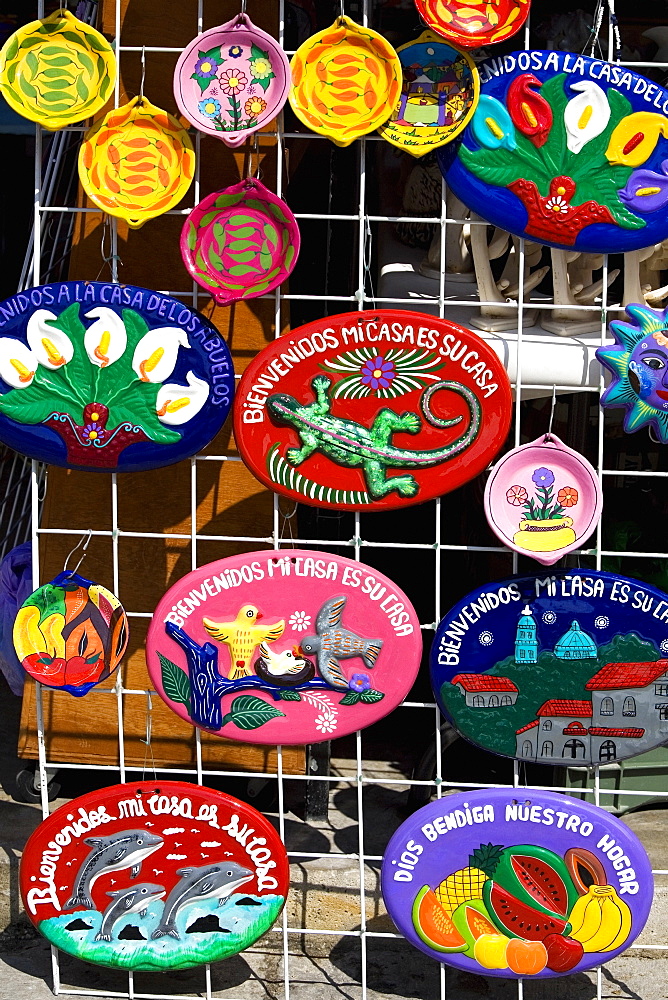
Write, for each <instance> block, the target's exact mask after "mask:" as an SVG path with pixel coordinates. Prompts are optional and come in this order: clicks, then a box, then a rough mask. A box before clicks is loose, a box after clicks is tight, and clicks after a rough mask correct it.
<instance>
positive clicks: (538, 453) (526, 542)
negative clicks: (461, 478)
mask: <svg viewBox="0 0 668 1000" xmlns="http://www.w3.org/2000/svg"><path fill="white" fill-rule="evenodd" d="M602 507H603V495H602V493H601V484H600V482H599V479H598V476H597V475H596V470H595V469H594V468H593V466H592V465H590V463H589V462H588V461H587V459H586V458H584V457H583V456H582V455H580V454H579V453H578V452H577V451H573V449H572V448H569V447H568V445H565V444H564V443H563V441H561V440H560V439H559V438H558V437H557V436H556V434H544V435H542V436H541V437H539V438H536V440H535V441H530V442H529V444H523V445H521V446H520V447H519V448H515V449H514V450H513V451H511V452H509V453H508V454H507V455H506V456H505V457H504V458H502V459H501V461H500V462H498V463H497V464H496V465H495V466H494V468H493V469H492V472H491V474H490V477H489V479H488V480H487V485H486V487H485V516H486V518H487V522H488V524H489V526H490V528H491V529H492V531H493V532H494V534H495V535H496V536H497V537H498V538H500V539H501V541H502V542H503V544H504V545H507V546H508V548H510V549H514V550H515V552H519V553H520V554H521V555H528V556H531V558H532V559H535V560H536V561H537V562H540V563H543V565H545V566H551V565H552V563H555V562H557V560H559V559H561V557H562V556H565V555H566V553H567V552H573V551H574V550H575V549H578V548H580V546H581V545H582V544H583V543H584V542H585V541H586V540H587V538H589V536H590V535H591V533H592V532H593V531H594V529H595V528H596V525H597V524H598V522H599V520H600V517H601V510H602Z"/></svg>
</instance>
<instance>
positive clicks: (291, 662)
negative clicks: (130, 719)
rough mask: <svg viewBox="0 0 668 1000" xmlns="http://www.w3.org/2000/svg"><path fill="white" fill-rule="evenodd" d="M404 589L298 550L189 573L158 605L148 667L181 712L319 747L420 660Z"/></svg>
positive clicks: (385, 697) (242, 736)
mask: <svg viewBox="0 0 668 1000" xmlns="http://www.w3.org/2000/svg"><path fill="white" fill-rule="evenodd" d="M421 652H422V635H421V632H420V623H419V620H418V617H417V615H416V613H415V610H414V608H413V606H412V604H411V602H410V600H409V599H408V597H406V595H405V594H404V593H403V592H402V591H401V590H400V589H399V588H398V587H397V586H396V585H395V584H394V583H392V581H391V580H390V579H388V577H386V576H383V574H382V573H379V572H378V571H377V570H376V569H373V568H372V567H370V566H366V565H364V563H359V562H355V561H354V560H352V559H346V558H344V557H342V556H335V555H331V554H330V553H328V552H315V551H308V550H303V549H281V550H278V551H268V552H246V553H243V554H242V555H237V556H231V557H230V558H228V559H221V560H219V561H218V562H214V563H209V564H208V565H206V566H202V567H201V568H200V569H197V570H195V571H194V572H192V573H189V574H188V575H187V576H185V577H183V579H181V580H179V582H178V583H177V584H175V585H174V586H173V587H172V588H171V590H169V591H168V592H167V593H166V594H165V596H164V597H163V599H162V601H161V602H160V604H159V605H158V607H157V608H156V611H155V614H154V615H153V621H152V623H151V626H150V629H149V633H148V637H147V641H146V658H147V663H148V670H149V674H150V675H151V680H152V681H153V683H154V685H155V687H156V689H157V691H158V694H159V695H160V696H161V697H162V698H163V700H164V701H165V702H166V703H167V704H168V705H169V707H170V708H171V709H172V710H173V711H174V712H176V713H177V715H180V716H181V718H182V719H185V720H187V721H189V722H192V723H193V725H195V726H199V727H200V728H201V729H205V730H207V731H208V732H212V733H215V734H216V735H218V736H224V737H225V738H226V739H232V740H240V741H242V742H244V743H264V744H266V743H284V744H300V743H318V742H322V741H323V740H328V739H333V738H336V737H339V736H347V735H348V734H349V733H352V732H355V730H357V729H363V728H364V727H365V726H369V725H371V723H373V722H377V721H378V719H381V718H383V716H385V715H388V714H389V713H390V712H391V711H392V710H393V709H394V708H396V707H397V705H399V704H400V703H401V702H402V701H403V699H404V698H405V697H406V695H407V694H408V692H409V691H410V688H411V686H412V684H413V681H414V680H415V677H416V675H417V672H418V668H419V666H420V655H421Z"/></svg>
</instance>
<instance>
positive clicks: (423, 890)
mask: <svg viewBox="0 0 668 1000" xmlns="http://www.w3.org/2000/svg"><path fill="white" fill-rule="evenodd" d="M381 888H382V893H383V899H384V900H385V905H386V906H387V910H388V913H389V914H390V916H391V917H392V919H393V921H394V922H395V924H396V925H397V927H398V928H399V930H400V931H401V933H402V934H403V935H404V936H405V937H406V938H407V939H408V940H409V941H410V942H411V944H413V945H415V947H416V948H419V949H420V951H423V952H424V953H425V954H426V955H429V957H430V958H434V959H436V961H438V962H445V963H446V964H447V965H452V966H454V967H455V968H457V969H461V970H462V971H465V972H476V973H479V974H480V975H484V976H500V977H504V978H507V979H520V978H523V977H527V978H532V979H547V978H550V977H552V976H564V975H570V974H575V973H578V972H585V971H587V970H588V969H594V968H596V967H597V966H599V965H601V964H602V963H603V962H608V961H609V960H610V959H611V958H614V957H615V956H616V955H619V954H620V953H621V952H622V951H625V950H626V949H627V948H628V947H629V946H630V945H631V944H632V943H633V941H634V940H635V939H636V938H637V936H638V935H639V934H640V932H641V930H642V929H643V927H644V925H645V923H646V921H647V917H648V916H649V911H650V906H651V904H652V893H653V890H654V883H653V879H652V869H651V865H650V862H649V858H648V857H647V854H646V852H645V849H644V847H643V846H642V844H641V843H640V841H639V840H638V838H637V837H636V836H635V834H634V833H632V832H631V830H630V829H629V828H628V826H626V825H625V824H624V823H622V822H621V821H620V820H618V819H616V818H615V817H614V816H611V815H610V813H608V812H606V811H605V810H604V809H600V808H599V807H598V806H593V805H590V804H589V803H588V802H583V801H581V800H580V799H572V798H569V797H568V796H566V795H557V794H556V793H554V792H543V791H538V790H536V789H533V788H490V789H488V790H486V791H470V792H467V793H466V794H462V793H459V794H455V795H445V796H444V797H443V798H441V799H438V800H437V801H435V802H430V803H429V804H428V805H426V806H424V807H423V808H422V809H418V811H417V812H415V813H413V815H412V816H411V817H410V818H409V819H408V820H406V822H405V823H403V824H402V825H401V826H400V827H399V829H398V830H397V832H396V833H395V834H394V836H393V837H392V839H391V840H390V843H389V844H388V847H387V850H386V851H385V856H384V859H383V867H382V870H381Z"/></svg>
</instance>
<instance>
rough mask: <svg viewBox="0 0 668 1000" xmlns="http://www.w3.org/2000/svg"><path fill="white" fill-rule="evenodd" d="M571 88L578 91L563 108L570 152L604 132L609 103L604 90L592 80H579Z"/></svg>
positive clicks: (608, 119)
mask: <svg viewBox="0 0 668 1000" xmlns="http://www.w3.org/2000/svg"><path fill="white" fill-rule="evenodd" d="M571 90H575V91H578V92H579V93H578V95H577V97H572V98H571V100H570V101H569V102H568V104H567V105H566V108H565V110H564V125H565V126H566V145H567V146H568V148H569V149H570V151H571V153H579V152H580V150H581V149H582V147H583V146H586V145H587V143H588V142H591V140H592V139H595V138H596V136H597V135H600V134H601V132H604V131H605V129H606V127H607V124H608V122H609V121H610V105H609V104H608V98H607V95H606V93H605V91H604V90H603V89H602V88H601V87H599V85H598V84H597V83H594V82H593V80H580V82H579V83H574V84H572V86H571Z"/></svg>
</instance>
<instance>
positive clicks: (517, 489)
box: [506, 486, 529, 507]
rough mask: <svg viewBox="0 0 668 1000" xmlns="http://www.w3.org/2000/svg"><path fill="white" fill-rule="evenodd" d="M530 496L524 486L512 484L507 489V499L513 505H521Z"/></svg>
mask: <svg viewBox="0 0 668 1000" xmlns="http://www.w3.org/2000/svg"><path fill="white" fill-rule="evenodd" d="M528 496H529V494H528V493H527V491H526V490H525V489H524V487H523V486H511V487H510V489H509V490H506V500H507V501H508V503H510V504H512V505H513V507H521V506H522V504H523V503H524V502H525V501H526V499H527V498H528Z"/></svg>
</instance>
